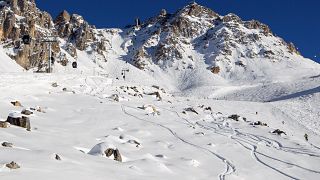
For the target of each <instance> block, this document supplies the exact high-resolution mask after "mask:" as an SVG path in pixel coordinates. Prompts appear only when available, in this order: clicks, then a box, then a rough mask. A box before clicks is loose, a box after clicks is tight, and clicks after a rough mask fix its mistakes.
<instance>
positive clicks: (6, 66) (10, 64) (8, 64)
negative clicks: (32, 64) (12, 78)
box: [0, 46, 22, 72]
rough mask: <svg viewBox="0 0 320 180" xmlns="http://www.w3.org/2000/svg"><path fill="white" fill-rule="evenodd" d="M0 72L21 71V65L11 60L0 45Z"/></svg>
mask: <svg viewBox="0 0 320 180" xmlns="http://www.w3.org/2000/svg"><path fill="white" fill-rule="evenodd" d="M0 72H22V67H21V66H20V65H18V64H17V63H16V62H15V61H14V60H12V59H11V58H10V57H9V56H8V55H7V54H6V53H5V51H4V49H3V48H2V47H1V46H0Z"/></svg>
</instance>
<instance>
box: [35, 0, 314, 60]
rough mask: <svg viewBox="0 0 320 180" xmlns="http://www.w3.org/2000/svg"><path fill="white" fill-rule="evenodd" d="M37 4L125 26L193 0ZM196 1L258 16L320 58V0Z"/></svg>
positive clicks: (307, 53)
mask: <svg viewBox="0 0 320 180" xmlns="http://www.w3.org/2000/svg"><path fill="white" fill-rule="evenodd" d="M36 2H37V4H38V7H39V8H40V9H42V10H45V11H48V12H49V13H51V15H52V16H53V17H55V16H56V15H57V14H58V13H59V12H60V11H62V10H64V9H66V10H68V11H69V12H70V13H77V14H80V15H82V16H84V18H85V19H86V20H87V21H88V22H89V23H90V24H93V25H96V26H97V27H99V28H107V27H124V26H125V25H127V24H132V23H133V21H134V18H135V17H140V18H141V19H142V20H145V19H148V18H150V17H152V16H155V15H157V14H158V13H159V12H160V10H161V9H163V8H164V9H166V10H167V11H168V12H170V13H173V12H175V11H176V10H178V9H179V8H182V7H183V6H184V5H186V4H187V3H189V2H190V0H118V1H114V0H90V1H88V0H67V1H66V0H36ZM197 3H199V4H201V5H204V6H207V7H209V8H211V9H213V10H214V11H215V12H217V13H219V14H221V15H225V14H228V13H230V12H232V13H235V14H237V15H238V16H240V17H241V18H242V19H243V20H250V19H257V20H259V21H261V22H263V23H266V24H268V25H269V26H270V27H271V29H272V31H273V32H274V33H275V34H276V35H278V36H280V37H282V38H284V39H285V40H286V41H290V42H293V43H294V44H295V45H296V46H297V47H298V48H299V50H300V52H301V53H302V54H303V55H304V56H306V57H308V58H311V59H313V60H316V61H318V62H320V1H319V0H265V1H262V0H198V1H197Z"/></svg>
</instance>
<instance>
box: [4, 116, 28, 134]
mask: <svg viewBox="0 0 320 180" xmlns="http://www.w3.org/2000/svg"><path fill="white" fill-rule="evenodd" d="M7 122H8V123H10V124H12V125H15V126H19V127H22V128H26V129H27V130H28V131H30V130H31V123H30V119H29V117H26V116H22V115H21V114H20V113H17V112H13V113H10V114H9V116H8V118H7Z"/></svg>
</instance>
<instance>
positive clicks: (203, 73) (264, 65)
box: [0, 0, 319, 90]
mask: <svg viewBox="0 0 320 180" xmlns="http://www.w3.org/2000/svg"><path fill="white" fill-rule="evenodd" d="M0 8H1V10H0V12H1V18H0V21H1V25H2V26H1V28H0V32H1V33H0V36H1V39H2V46H3V48H4V49H5V52H6V53H7V54H8V56H10V57H12V58H13V59H15V60H16V62H17V63H18V64H20V65H21V66H22V67H24V68H25V69H32V68H33V70H34V68H36V67H37V68H38V69H39V70H41V69H42V70H43V68H46V61H47V60H46V59H48V56H49V54H48V51H46V50H45V49H46V48H47V46H46V44H44V43H41V42H37V41H36V40H34V41H33V42H32V43H31V45H24V44H22V43H21V37H22V36H23V35H25V34H30V35H31V36H32V37H33V38H34V39H38V40H39V39H41V38H43V37H45V36H48V35H52V36H59V38H60V40H59V41H60V43H54V48H53V55H54V56H55V58H56V59H57V62H58V63H60V64H61V65H63V66H69V67H70V66H71V63H72V62H74V61H77V60H78V61H79V63H81V61H82V59H83V58H84V57H82V56H80V57H79V56H78V54H79V53H80V54H82V55H85V56H86V57H88V58H89V59H92V62H94V63H95V64H96V65H93V66H96V67H97V68H99V69H102V71H103V70H105V71H106V73H108V72H109V70H110V69H112V68H113V66H112V65H110V63H111V64H114V63H116V64H118V63H119V62H114V61H124V62H128V63H129V64H131V65H133V66H134V67H136V68H138V69H140V70H142V71H145V72H146V73H148V74H149V75H150V74H151V75H152V76H154V77H156V78H157V77H158V78H159V77H161V78H166V79H167V80H168V84H170V85H171V86H172V87H175V88H176V89H179V90H185V89H189V88H190V87H193V86H199V85H212V84H213V85H217V84H219V85H221V84H225V83H230V82H232V83H243V81H242V80H245V82H255V83H256V82H261V81H267V80H269V81H273V80H276V79H278V78H283V76H288V75H291V74H293V73H295V72H296V71H299V72H310V71H318V70H319V65H318V64H317V63H315V62H312V61H311V60H308V59H305V58H303V57H302V56H301V55H300V53H299V52H298V51H297V49H296V48H295V47H294V45H293V44H292V43H287V42H285V41H284V40H283V39H281V38H280V37H277V36H275V35H274V34H273V33H272V32H271V30H270V28H269V27H268V26H267V25H265V24H263V23H260V22H258V21H256V20H251V21H243V20H241V19H240V18H239V17H238V16H237V15H235V14H228V15H225V16H221V15H219V14H217V13H215V12H214V11H212V10H211V9H208V8H206V7H203V6H201V5H198V4H197V3H190V4H188V5H186V6H185V7H183V8H182V9H180V10H178V11H177V12H175V13H173V14H170V13H167V12H166V10H162V11H161V12H160V13H159V15H157V16H155V17H153V18H150V19H149V20H147V21H146V22H142V23H141V22H140V20H138V21H137V23H136V24H135V25H132V26H127V27H126V28H124V29H96V28H95V27H94V26H93V25H90V24H89V23H88V22H86V21H85V20H84V19H83V17H81V16H80V15H77V14H73V15H70V14H69V13H68V12H66V11H63V12H62V13H61V14H60V15H59V16H58V17H56V18H55V20H53V19H52V18H51V16H50V14H48V13H46V12H43V11H41V10H39V9H38V8H37V7H36V3H35V1H34V0H19V1H18V0H15V1H1V7H0ZM30 52H32V53H30ZM85 59H87V58H85ZM108 61H110V62H109V64H108V63H107V62H108ZM84 64H86V63H84ZM110 66H111V68H110ZM90 69H91V68H90ZM111 71H112V70H111ZM117 73H118V72H117ZM111 74H112V73H111Z"/></svg>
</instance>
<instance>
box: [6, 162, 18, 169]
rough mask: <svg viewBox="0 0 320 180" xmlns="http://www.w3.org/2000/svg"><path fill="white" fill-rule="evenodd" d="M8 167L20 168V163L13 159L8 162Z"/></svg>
mask: <svg viewBox="0 0 320 180" xmlns="http://www.w3.org/2000/svg"><path fill="white" fill-rule="evenodd" d="M6 167H7V168H9V169H19V168H20V165H19V164H17V163H16V162H14V161H12V162H11V163H9V164H6Z"/></svg>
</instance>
